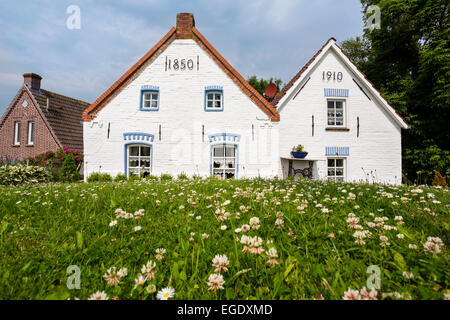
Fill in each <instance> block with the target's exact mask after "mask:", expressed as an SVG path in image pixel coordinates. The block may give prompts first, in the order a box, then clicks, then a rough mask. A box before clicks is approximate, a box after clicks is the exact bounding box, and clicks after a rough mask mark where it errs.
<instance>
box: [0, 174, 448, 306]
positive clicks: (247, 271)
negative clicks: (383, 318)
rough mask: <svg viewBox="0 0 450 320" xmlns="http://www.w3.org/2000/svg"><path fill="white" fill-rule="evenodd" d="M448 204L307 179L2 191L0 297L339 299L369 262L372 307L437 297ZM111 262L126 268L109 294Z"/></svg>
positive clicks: (443, 195) (444, 262)
mask: <svg viewBox="0 0 450 320" xmlns="http://www.w3.org/2000/svg"><path fill="white" fill-rule="evenodd" d="M449 203H450V195H449V192H448V190H443V189H437V188H427V187H392V186H382V185H368V184H350V183H345V184H338V183H331V182H329V183H325V182H318V181H309V180H303V181H298V182H294V181H292V180H263V179H255V180H237V181H222V180H217V179H206V180H205V179H203V180H201V179H199V180H174V181H166V182H161V181H128V182H121V183H113V182H111V183H91V184H45V185H33V186H31V185H30V186H22V187H0V270H1V272H0V299H46V298H50V299H67V298H71V299H74V298H78V299H88V298H89V297H90V296H91V295H92V294H93V293H95V292H98V291H100V292H102V291H103V292H104V293H106V295H107V297H108V298H109V299H112V298H114V297H116V298H119V299H156V298H157V293H158V291H160V290H161V289H162V288H164V287H172V288H173V289H174V290H175V296H174V297H173V299H314V298H315V297H318V296H319V295H322V297H323V298H324V299H342V298H343V296H344V294H345V292H346V291H347V290H348V289H354V290H358V291H360V290H361V289H363V287H367V280H368V278H369V277H371V274H370V273H367V268H368V267H369V266H373V265H375V266H377V267H378V268H379V270H380V278H381V288H380V289H378V290H377V298H378V299H382V298H403V299H443V298H444V295H445V294H447V296H448V294H449V293H450V290H449V289H450V286H449V282H450V277H449V274H450V273H449V256H448V250H447V245H448V243H449V219H448V218H449V210H450V208H449ZM117 209H122V210H123V212H124V213H122V214H119V215H120V216H122V217H116V214H117V213H118V212H119V211H120V210H117ZM140 209H144V210H143V211H142V210H141V211H139V210H140ZM138 211H139V212H138ZM125 212H126V213H131V214H132V215H129V214H128V215H127V214H126V213H125ZM136 212H138V214H137V215H136V214H135V213H136ZM142 212H143V213H144V215H143V216H141V215H140V213H142ZM253 217H257V218H259V223H257V219H252V218H253ZM383 217H384V218H383ZM396 217H397V218H396ZM399 217H401V218H399ZM114 221H116V222H114ZM250 222H252V224H251V223H250ZM222 226H226V229H225V228H224V227H222ZM258 226H259V228H257V227H258ZM135 227H140V230H136V229H139V228H135ZM248 227H250V229H249V230H247V231H245V230H246V228H248ZM237 228H240V229H241V230H240V231H241V232H236V231H239V230H236V229H237ZM223 229H225V230H223ZM207 235H208V237H207ZM258 237H259V238H260V239H259V238H258ZM429 237H432V238H429ZM437 238H439V239H437ZM355 241H356V242H355ZM357 242H358V243H357ZM158 248H163V249H165V250H166V253H165V254H163V255H162V256H163V258H162V259H161V257H160V256H158V258H160V259H157V253H156V249H158ZM216 255H226V257H227V259H224V258H222V259H218V260H220V261H218V262H217V261H216V266H213V262H212V261H213V259H214V257H215V256H216ZM150 260H151V261H152V262H151V263H150V264H149V268H147V270H145V268H143V266H144V265H147V262H148V261H150ZM227 260H228V262H229V263H228V264H226V262H227ZM269 260H270V262H271V263H270V264H269V263H268V261H269ZM153 262H154V263H155V264H156V267H155V268H154V269H152V266H153ZM71 265H76V266H78V267H79V268H80V271H81V285H80V286H81V288H80V289H79V290H77V289H72V290H69V289H68V288H67V286H66V282H67V280H68V278H69V277H70V276H71V275H72V274H70V273H67V268H68V267H69V266H71ZM111 267H115V268H116V271H118V270H119V269H121V268H126V269H127V273H126V275H125V276H122V277H121V278H120V281H119V283H117V284H114V285H109V284H108V282H107V280H106V279H105V278H104V277H103V275H105V274H107V273H108V269H110V268H111ZM224 267H225V268H224ZM216 268H218V270H216ZM224 269H227V270H224ZM110 271H113V270H110ZM215 273H217V274H218V275H215V276H211V275H213V274H215ZM140 276H142V277H141V278H140V279H139V277H140ZM210 276H211V278H210ZM110 278H111V277H110ZM372 278H373V277H372ZM372 278H371V279H372ZM118 279H119V277H117V278H116V280H118ZM135 279H136V280H135ZM208 279H210V280H211V281H212V282H213V283H211V281H210V283H208ZM139 280H140V283H139ZM214 280H215V281H214ZM223 281H224V282H223ZM112 282H114V281H112ZM136 282H137V284H136ZM210 286H211V287H210ZM214 288H215V289H216V290H214ZM363 293H364V292H363ZM347 294H348V293H347ZM354 294H355V295H356V296H357V294H356V293H354ZM363 297H364V296H362V297H361V298H363ZM372 297H373V295H372Z"/></svg>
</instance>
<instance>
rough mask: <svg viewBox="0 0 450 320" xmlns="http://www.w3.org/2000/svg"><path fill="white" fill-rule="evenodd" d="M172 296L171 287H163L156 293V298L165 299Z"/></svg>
mask: <svg viewBox="0 0 450 320" xmlns="http://www.w3.org/2000/svg"><path fill="white" fill-rule="evenodd" d="M174 296H175V289H174V288H172V287H166V288H163V289H161V290H160V291H159V292H158V293H157V294H156V298H158V299H159V300H167V299H169V298H173V297H174Z"/></svg>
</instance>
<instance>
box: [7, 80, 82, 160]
mask: <svg viewBox="0 0 450 320" xmlns="http://www.w3.org/2000/svg"><path fill="white" fill-rule="evenodd" d="M23 78H24V83H23V85H22V87H21V88H20V90H19V91H18V93H17V94H16V96H15V97H14V99H13V101H12V102H11V104H10V106H9V107H8V109H7V110H6V111H5V114H4V115H3V116H2V118H1V119H0V158H6V159H12V160H22V159H24V158H27V157H30V156H35V155H38V154H41V153H43V152H46V151H55V150H57V149H58V148H62V147H72V148H75V149H78V150H80V151H81V152H83V125H82V124H81V115H82V113H83V111H84V109H86V108H87V107H88V106H89V103H87V102H84V101H80V100H76V99H73V98H69V97H66V96H63V95H60V94H57V93H54V92H51V91H47V90H44V89H42V88H41V80H42V78H41V77H40V76H39V75H37V74H34V73H26V74H24V75H23Z"/></svg>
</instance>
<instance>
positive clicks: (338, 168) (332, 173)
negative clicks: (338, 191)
mask: <svg viewBox="0 0 450 320" xmlns="http://www.w3.org/2000/svg"><path fill="white" fill-rule="evenodd" d="M344 162H345V159H343V158H328V159H327V178H328V180H332V181H344V178H345V167H344Z"/></svg>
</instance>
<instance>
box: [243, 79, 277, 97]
mask: <svg viewBox="0 0 450 320" xmlns="http://www.w3.org/2000/svg"><path fill="white" fill-rule="evenodd" d="M247 82H248V83H249V84H250V85H251V86H252V87H253V88H254V89H255V90H256V91H258V92H259V93H260V94H261V95H262V96H263V97H264V98H266V96H265V93H266V88H267V86H268V85H269V84H271V83H275V84H276V85H277V93H278V92H280V88H281V86H282V84H283V82H282V81H281V79H278V78H275V79H274V78H270V79H269V80H265V79H263V78H260V79H259V80H258V77H257V76H251V77H249V78H248V79H247ZM266 99H267V98H266Z"/></svg>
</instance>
